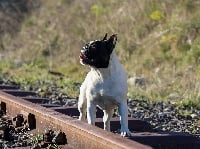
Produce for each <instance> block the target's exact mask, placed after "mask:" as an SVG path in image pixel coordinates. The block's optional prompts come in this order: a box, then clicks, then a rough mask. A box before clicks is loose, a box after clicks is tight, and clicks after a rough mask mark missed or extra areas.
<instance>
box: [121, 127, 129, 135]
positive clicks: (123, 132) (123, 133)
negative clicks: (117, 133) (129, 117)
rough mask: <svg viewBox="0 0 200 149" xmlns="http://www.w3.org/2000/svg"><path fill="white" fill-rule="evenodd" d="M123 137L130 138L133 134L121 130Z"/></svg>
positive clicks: (127, 130) (126, 130)
mask: <svg viewBox="0 0 200 149" xmlns="http://www.w3.org/2000/svg"><path fill="white" fill-rule="evenodd" d="M121 136H122V137H130V136H131V132H130V131H129V129H121Z"/></svg>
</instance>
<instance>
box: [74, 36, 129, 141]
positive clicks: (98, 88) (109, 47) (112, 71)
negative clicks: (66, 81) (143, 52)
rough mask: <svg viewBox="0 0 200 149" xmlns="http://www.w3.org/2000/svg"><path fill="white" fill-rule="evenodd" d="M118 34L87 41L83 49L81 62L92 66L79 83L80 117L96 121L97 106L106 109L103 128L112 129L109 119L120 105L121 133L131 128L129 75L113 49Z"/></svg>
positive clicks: (127, 133)
mask: <svg viewBox="0 0 200 149" xmlns="http://www.w3.org/2000/svg"><path fill="white" fill-rule="evenodd" d="M116 42H117V35H116V34H114V35H112V36H110V37H109V39H107V33H106V34H105V36H104V38H103V39H102V40H94V41H90V42H89V43H87V44H86V45H85V46H84V47H83V48H82V49H81V52H80V56H79V58H80V63H81V64H82V65H87V66H89V67H90V69H91V70H90V72H89V73H88V74H87V76H86V78H85V80H84V82H83V83H82V85H81V87H80V94H79V101H78V109H79V112H80V116H79V120H85V119H86V115H87V121H88V123H89V124H92V125H95V118H96V106H98V107H99V108H101V109H102V110H103V112H104V116H103V122H104V130H108V131H110V119H111V117H112V115H113V112H114V108H115V107H118V111H119V115H120V124H121V136H123V137H124V136H130V135H131V132H130V131H129V129H128V106H127V100H126V95H127V76H126V73H125V71H124V69H123V68H122V66H121V64H120V62H119V60H118V58H117V56H116V54H115V51H114V48H115V45H116Z"/></svg>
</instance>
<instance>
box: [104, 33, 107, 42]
mask: <svg viewBox="0 0 200 149" xmlns="http://www.w3.org/2000/svg"><path fill="white" fill-rule="evenodd" d="M107 35H108V33H106V34H105V36H104V37H103V41H104V40H107Z"/></svg>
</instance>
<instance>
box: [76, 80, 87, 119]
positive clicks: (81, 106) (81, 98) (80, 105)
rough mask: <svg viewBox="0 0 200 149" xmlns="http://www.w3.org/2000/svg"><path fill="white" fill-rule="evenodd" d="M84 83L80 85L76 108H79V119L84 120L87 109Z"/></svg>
mask: <svg viewBox="0 0 200 149" xmlns="http://www.w3.org/2000/svg"><path fill="white" fill-rule="evenodd" d="M85 90H86V85H85V83H83V84H82V86H81V87H80V94H79V100H78V110H79V113H80V115H79V120H82V121H84V120H85V118H86V111H87V98H86V93H85V92H86V91H85Z"/></svg>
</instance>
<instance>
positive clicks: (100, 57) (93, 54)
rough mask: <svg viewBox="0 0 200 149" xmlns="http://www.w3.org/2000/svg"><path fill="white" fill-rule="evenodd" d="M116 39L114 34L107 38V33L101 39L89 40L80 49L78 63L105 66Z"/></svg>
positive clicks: (97, 66)
mask: <svg viewBox="0 0 200 149" xmlns="http://www.w3.org/2000/svg"><path fill="white" fill-rule="evenodd" d="M116 41H117V35H116V34H114V35H112V36H110V38H109V39H107V33H106V34H105V36H104V38H103V39H102V40H94V41H90V42H89V43H87V44H86V45H85V46H84V47H83V48H82V49H81V53H80V56H79V58H80V63H81V64H83V65H89V66H91V67H95V68H107V67H108V65H109V61H110V55H111V53H112V51H113V49H114V48H115V44H116Z"/></svg>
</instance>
